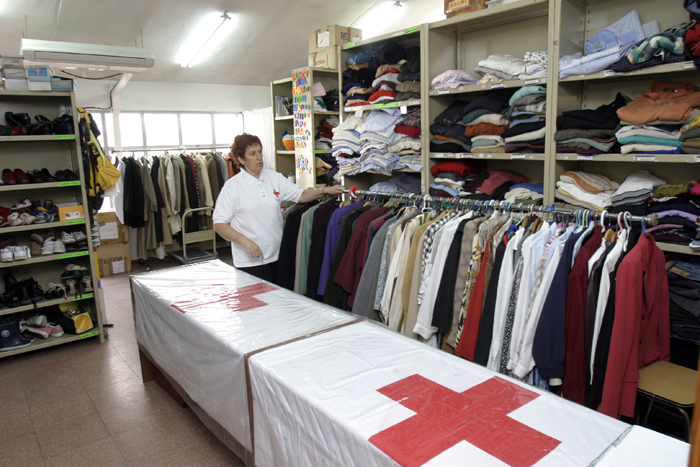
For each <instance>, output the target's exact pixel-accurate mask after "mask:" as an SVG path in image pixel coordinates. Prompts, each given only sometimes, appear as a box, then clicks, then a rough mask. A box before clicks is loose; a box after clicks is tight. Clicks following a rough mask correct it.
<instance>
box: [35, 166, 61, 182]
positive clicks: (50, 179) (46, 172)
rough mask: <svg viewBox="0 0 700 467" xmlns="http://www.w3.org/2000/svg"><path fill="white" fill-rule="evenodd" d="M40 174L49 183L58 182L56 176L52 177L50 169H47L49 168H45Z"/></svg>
mask: <svg viewBox="0 0 700 467" xmlns="http://www.w3.org/2000/svg"><path fill="white" fill-rule="evenodd" d="M38 173H39V176H41V178H43V179H44V180H46V181H47V182H55V181H57V180H56V178H54V176H53V175H51V172H49V169H47V168H43V169H41V170H39V171H38Z"/></svg>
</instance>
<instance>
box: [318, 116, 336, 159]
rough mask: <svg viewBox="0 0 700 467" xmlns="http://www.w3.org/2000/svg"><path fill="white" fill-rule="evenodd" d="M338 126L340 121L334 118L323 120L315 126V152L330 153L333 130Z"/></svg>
mask: <svg viewBox="0 0 700 467" xmlns="http://www.w3.org/2000/svg"><path fill="white" fill-rule="evenodd" d="M338 125H340V119H339V118H338V117H336V116H333V117H328V118H324V119H323V120H321V121H320V122H318V125H316V134H315V138H314V149H315V150H317V151H327V152H331V148H332V147H333V130H334V129H335V127H337V126H338Z"/></svg>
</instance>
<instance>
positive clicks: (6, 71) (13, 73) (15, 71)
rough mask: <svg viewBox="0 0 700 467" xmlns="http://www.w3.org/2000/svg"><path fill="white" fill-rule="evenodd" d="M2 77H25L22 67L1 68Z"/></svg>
mask: <svg viewBox="0 0 700 467" xmlns="http://www.w3.org/2000/svg"><path fill="white" fill-rule="evenodd" d="M2 77H3V78H8V79H26V76H25V73H24V68H3V69H2Z"/></svg>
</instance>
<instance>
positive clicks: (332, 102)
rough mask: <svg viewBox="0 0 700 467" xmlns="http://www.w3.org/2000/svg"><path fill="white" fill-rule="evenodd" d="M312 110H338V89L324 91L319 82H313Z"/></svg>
mask: <svg viewBox="0 0 700 467" xmlns="http://www.w3.org/2000/svg"><path fill="white" fill-rule="evenodd" d="M313 89H314V112H326V111H329V110H330V111H338V110H340V95H339V93H338V89H332V90H330V91H326V90H325V89H324V87H323V84H321V83H320V82H317V83H314V87H313Z"/></svg>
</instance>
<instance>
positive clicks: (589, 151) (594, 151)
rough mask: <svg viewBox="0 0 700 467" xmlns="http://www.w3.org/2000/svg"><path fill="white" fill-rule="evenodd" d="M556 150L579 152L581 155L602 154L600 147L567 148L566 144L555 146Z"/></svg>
mask: <svg viewBox="0 0 700 467" xmlns="http://www.w3.org/2000/svg"><path fill="white" fill-rule="evenodd" d="M557 152H561V153H575V154H580V155H582V156H595V155H598V154H604V152H603V151H601V150H600V149H596V148H590V149H583V148H569V147H566V146H557Z"/></svg>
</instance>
